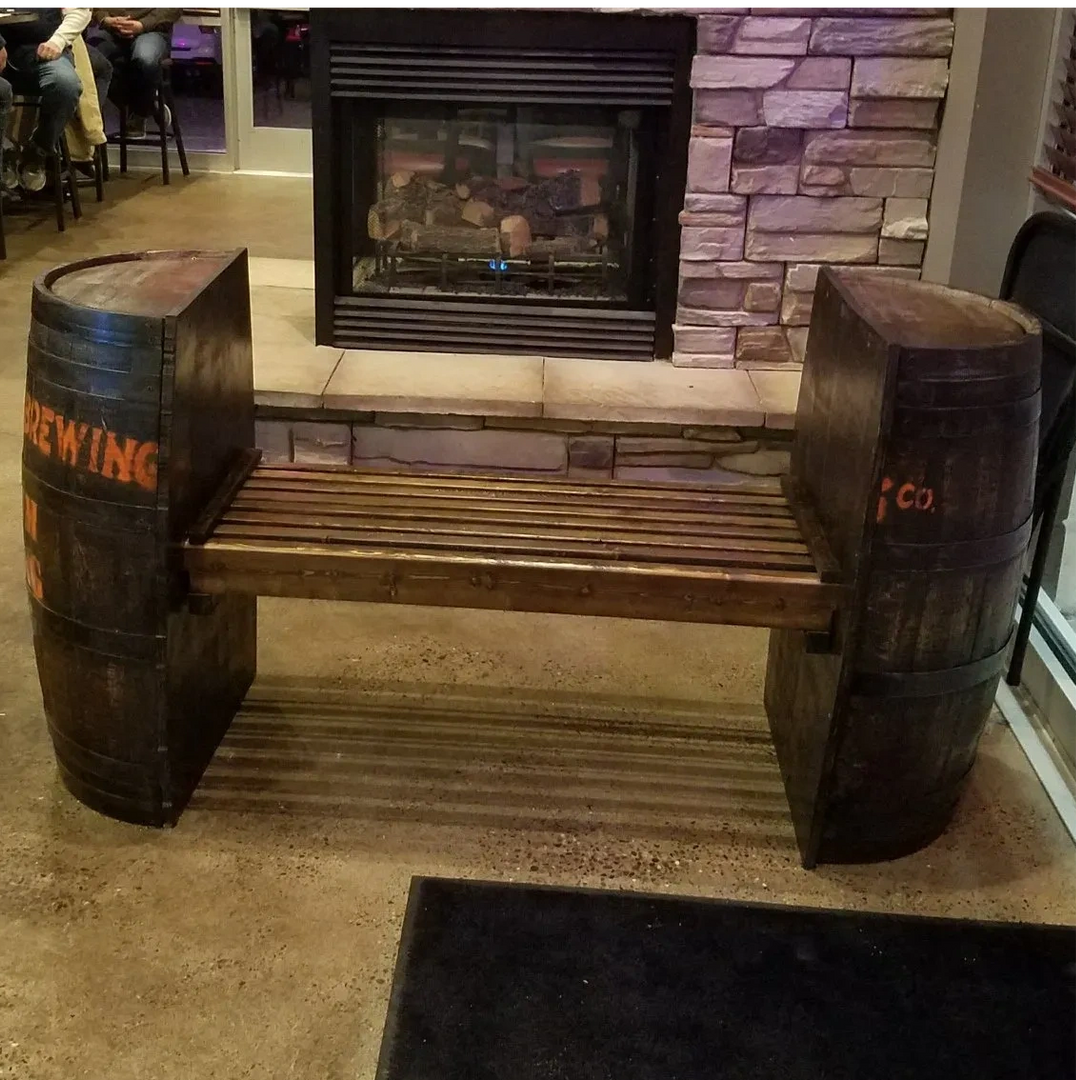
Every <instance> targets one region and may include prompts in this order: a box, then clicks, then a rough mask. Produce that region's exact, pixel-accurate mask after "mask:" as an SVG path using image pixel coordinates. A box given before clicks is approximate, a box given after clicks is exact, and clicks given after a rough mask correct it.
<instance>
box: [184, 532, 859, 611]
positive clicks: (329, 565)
mask: <svg viewBox="0 0 1076 1080" xmlns="http://www.w3.org/2000/svg"><path fill="white" fill-rule="evenodd" d="M186 562H187V569H188V571H189V573H190V577H191V585H192V587H193V588H194V589H196V590H198V591H200V592H207V593H224V592H243V593H253V594H256V595H260V596H293V597H308V598H312V599H321V600H360V601H370V602H374V603H378V602H380V603H390V602H394V603H404V604H419V605H428V606H441V607H464V608H487V609H496V610H505V611H537V612H551V613H560V614H578V615H605V616H614V617H620V618H637V619H657V620H668V621H674V622H701V623H736V624H739V625H743V626H769V627H787V628H796V629H803V630H820V631H824V630H827V629H828V628H829V625H830V621H831V618H832V614H833V610H834V608H835V607H836V605H837V604H838V603H839V601H840V597H841V594H842V591H841V589H840V587H838V586H833V585H823V584H822V583H821V582H820V581H819V580H818V576H817V574H815V573H814V572H808V571H801V572H792V571H778V570H773V571H758V570H745V569H742V568H741V569H729V568H717V567H712V566H708V567H694V566H675V567H674V566H661V565H645V564H638V563H629V562H611V561H610V562H605V563H595V562H585V561H581V560H571V559H565V558H542V559H539V558H526V559H524V558H519V557H509V556H493V555H487V556H482V555H478V554H471V553H456V554H447V553H441V554H435V553H427V552H408V553H402V552H400V551H396V550H377V549H351V550H349V549H346V548H343V549H341V548H336V547H326V546H325V545H308V546H296V545H295V544H292V543H277V544H272V543H257V544H255V543H245V542H233V541H224V540H217V539H213V540H210V541H209V542H208V543H206V544H205V545H204V546H191V547H189V548H188V549H187V552H186Z"/></svg>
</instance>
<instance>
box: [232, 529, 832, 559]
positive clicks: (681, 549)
mask: <svg viewBox="0 0 1076 1080" xmlns="http://www.w3.org/2000/svg"><path fill="white" fill-rule="evenodd" d="M214 535H215V537H217V538H218V539H220V540H229V541H235V540H239V541H241V540H250V541H252V542H255V543H257V542H259V541H262V540H265V541H269V542H276V541H283V542H286V543H295V544H306V545H311V544H324V545H326V546H333V547H339V546H348V547H352V548H354V549H359V548H365V547H371V548H380V549H385V548H387V547H391V548H392V549H394V550H397V549H398V550H399V551H401V552H407V551H420V550H431V549H437V550H442V551H474V552H481V553H488V554H491V555H498V554H504V555H537V556H549V557H554V558H556V557H559V556H562V555H563V556H566V557H569V558H577V559H595V560H603V559H609V560H612V561H615V562H620V561H623V560H631V561H634V562H646V563H649V562H654V563H660V564H663V565H670V566H675V565H680V564H684V563H687V564H690V565H693V566H697V565H701V566H718V567H722V566H745V567H755V568H759V569H768V570H812V569H813V567H814V564H813V563H812V562H811V559H810V556H809V555H808V554H807V549H806V548H801V549H800V550H798V551H792V552H781V551H778V552H774V551H766V550H737V549H735V548H710V549H701V548H696V547H694V546H687V545H684V544H679V545H678V544H676V543H673V542H671V541H670V542H669V543H667V544H666V545H664V546H659V545H655V544H641V543H631V542H623V541H617V540H614V539H609V540H605V541H602V540H596V541H592V542H589V543H587V542H583V541H579V540H570V539H567V538H566V539H562V540H556V539H549V540H545V539H538V538H532V537H526V536H516V537H512V536H504V537H498V536H487V535H483V534H481V533H463V532H455V533H451V532H444V533H427V534H421V533H405V532H400V531H390V530H379V529H372V530H370V531H369V532H366V533H364V532H363V531H361V530H358V529H322V528H316V527H306V526H288V525H271V526H268V527H267V526H260V525H245V524H242V523H232V522H231V521H230V520H229V521H227V522H225V523H224V524H223V525H222V526H221V527H220V528H219V529H218V530H217V532H216V533H215V534H214Z"/></svg>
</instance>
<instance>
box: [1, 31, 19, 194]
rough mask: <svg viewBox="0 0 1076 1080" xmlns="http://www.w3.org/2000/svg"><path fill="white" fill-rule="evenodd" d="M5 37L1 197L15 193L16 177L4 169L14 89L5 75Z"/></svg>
mask: <svg viewBox="0 0 1076 1080" xmlns="http://www.w3.org/2000/svg"><path fill="white" fill-rule="evenodd" d="M3 40H4V39H3V38H0V199H7V198H11V197H12V195H14V194H15V193H14V188H15V181H16V178H15V177H11V178H9V177H8V173H7V172H5V171H4V139H5V138H6V137H7V122H8V117H9V116H11V98H12V94H13V91H12V89H11V83H9V82H8V81H7V79H5V78H4V76H3V71H4V68H5V67H6V66H7V49H5V48H4V46H3Z"/></svg>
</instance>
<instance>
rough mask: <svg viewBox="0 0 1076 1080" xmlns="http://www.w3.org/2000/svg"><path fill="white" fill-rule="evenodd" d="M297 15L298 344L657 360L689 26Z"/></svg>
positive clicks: (662, 348)
mask: <svg viewBox="0 0 1076 1080" xmlns="http://www.w3.org/2000/svg"><path fill="white" fill-rule="evenodd" d="M311 19H312V23H311V36H312V44H313V55H314V71H315V80H316V81H315V85H314V114H315V121H314V174H315V175H314V183H315V201H314V214H315V219H314V232H315V267H316V293H317V335H318V341H319V343H322V344H331V345H335V346H338V347H344V348H377V349H419V350H434V351H451V352H460V351H480V352H490V353H498V352H503V353H532V354H543V355H566V356H592V357H609V358H616V359H651V358H654V357H668V356H669V355H670V354H671V352H672V344H673V341H672V322H673V316H674V313H675V309H676V298H677V280H678V274H677V271H678V257H679V246H680V226H679V223H678V212H679V210H680V209H681V207H682V205H683V192H684V186H685V181H686V168H687V148H688V136H689V132H690V119H691V91H690V88H689V72H690V64H691V58H692V55H693V53H694V48H695V20H694V19H693V18H691V17H685V16H662V15H642V16H630V15H595V14H575V13H553V12H541V13H539V12H522V11H520V12H496V11H454V12H445V11H430V10H425V11H422V12H421V13H418V12H412V11H405V10H396V9H394V10H352V11H344V10H323V9H319V10H317V11H315V12H312V15H311Z"/></svg>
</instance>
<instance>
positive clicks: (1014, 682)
mask: <svg viewBox="0 0 1076 1080" xmlns="http://www.w3.org/2000/svg"><path fill="white" fill-rule="evenodd" d="M1063 487H1064V484H1054V485H1053V486H1052V487H1051V489H1050V492H1049V494H1048V495H1047V496H1046V498H1045V500H1044V501H1043V507H1042V517H1041V518H1040V519H1039V538H1038V541H1037V543H1036V544H1035V554H1034V555H1033V556H1032V558H1031V569H1030V570H1029V571H1028V575H1027V588H1026V589H1025V590H1024V603H1023V606H1022V607H1021V609H1020V622H1019V623H1018V624H1017V627H1016V634H1015V635H1014V637H1013V648H1012V656H1011V658H1010V660H1009V672H1008V674H1007V675H1006V676H1005V681H1006V682H1007V683H1008V684H1009V685H1010V686H1019V685H1020V676H1021V674H1022V673H1023V670H1024V657H1025V656H1026V655H1027V644H1028V640H1029V639H1030V637H1031V624H1032V622H1033V621H1034V619H1035V605H1036V604H1037V603H1038V599H1039V590H1040V589H1041V588H1042V575H1043V574H1044V573H1045V571H1046V556H1047V554H1048V553H1049V549H1050V536H1051V535H1052V533H1053V531H1054V524H1055V523H1056V521H1057V510H1058V506H1059V505H1060V503H1061V490H1062V488H1063Z"/></svg>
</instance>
